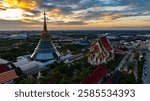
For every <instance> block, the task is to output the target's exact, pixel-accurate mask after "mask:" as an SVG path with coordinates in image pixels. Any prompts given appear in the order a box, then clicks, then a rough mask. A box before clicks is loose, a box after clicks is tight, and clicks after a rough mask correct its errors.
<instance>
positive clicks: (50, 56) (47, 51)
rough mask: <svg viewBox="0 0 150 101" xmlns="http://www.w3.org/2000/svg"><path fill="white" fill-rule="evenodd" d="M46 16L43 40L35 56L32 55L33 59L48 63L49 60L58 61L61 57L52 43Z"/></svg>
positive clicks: (35, 51) (36, 49) (34, 53)
mask: <svg viewBox="0 0 150 101" xmlns="http://www.w3.org/2000/svg"><path fill="white" fill-rule="evenodd" d="M45 15H46V14H45V13H44V25H43V31H42V32H41V39H40V41H39V43H38V45H37V47H36V48H35V50H34V52H33V54H32V55H31V59H33V60H36V61H40V62H46V61H49V60H57V59H58V58H59V56H60V53H59V52H58V51H57V49H56V47H55V46H54V44H53V43H52V42H51V39H50V35H49V33H48V31H47V25H46V16H45Z"/></svg>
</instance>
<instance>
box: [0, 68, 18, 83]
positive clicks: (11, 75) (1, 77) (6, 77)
mask: <svg viewBox="0 0 150 101" xmlns="http://www.w3.org/2000/svg"><path fill="white" fill-rule="evenodd" d="M17 77H18V76H17V75H16V72H15V70H10V71H7V72H3V73H0V83H1V84H2V83H5V82H7V81H10V80H14V79H16V78H17Z"/></svg>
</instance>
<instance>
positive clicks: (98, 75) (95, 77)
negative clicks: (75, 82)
mask: <svg viewBox="0 0 150 101" xmlns="http://www.w3.org/2000/svg"><path fill="white" fill-rule="evenodd" d="M107 72H108V68H107V67H106V66H104V65H100V66H98V67H97V68H96V69H95V71H94V72H93V73H92V74H91V75H88V76H87V77H86V78H85V79H84V80H82V81H81V83H82V84H98V83H99V81H100V80H102V79H103V77H104V76H105V75H106V74H107Z"/></svg>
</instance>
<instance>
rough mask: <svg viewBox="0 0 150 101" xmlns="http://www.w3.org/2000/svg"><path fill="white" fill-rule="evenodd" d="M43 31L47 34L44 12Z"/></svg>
mask: <svg viewBox="0 0 150 101" xmlns="http://www.w3.org/2000/svg"><path fill="white" fill-rule="evenodd" d="M43 31H45V32H47V25H46V13H45V11H44V26H43Z"/></svg>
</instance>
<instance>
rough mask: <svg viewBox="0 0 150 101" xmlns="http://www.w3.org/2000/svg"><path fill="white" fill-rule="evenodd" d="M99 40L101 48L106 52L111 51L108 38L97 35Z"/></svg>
mask: <svg viewBox="0 0 150 101" xmlns="http://www.w3.org/2000/svg"><path fill="white" fill-rule="evenodd" d="M99 40H100V42H101V45H102V46H103V48H104V49H105V50H106V51H107V52H112V51H113V48H112V46H111V45H110V43H109V41H108V39H107V38H106V36H101V37H99Z"/></svg>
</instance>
